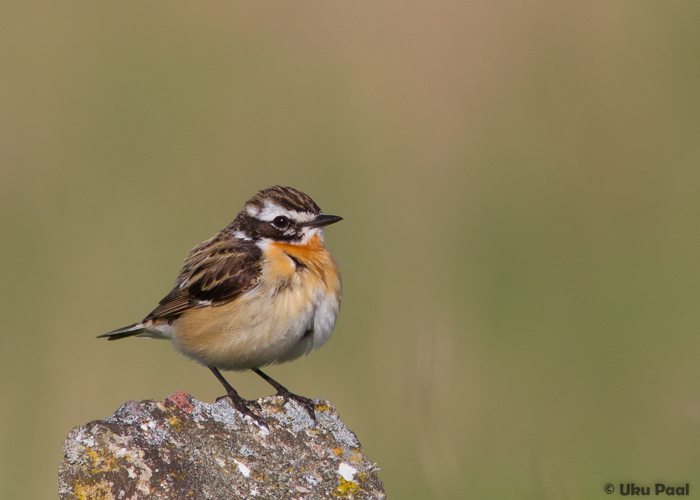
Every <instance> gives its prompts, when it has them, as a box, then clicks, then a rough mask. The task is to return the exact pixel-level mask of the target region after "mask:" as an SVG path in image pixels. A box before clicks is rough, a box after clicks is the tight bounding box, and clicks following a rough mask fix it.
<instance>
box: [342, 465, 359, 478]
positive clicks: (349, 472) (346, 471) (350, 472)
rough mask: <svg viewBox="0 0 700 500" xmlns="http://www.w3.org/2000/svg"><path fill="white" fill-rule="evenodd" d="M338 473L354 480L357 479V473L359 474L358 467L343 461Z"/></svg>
mask: <svg viewBox="0 0 700 500" xmlns="http://www.w3.org/2000/svg"><path fill="white" fill-rule="evenodd" d="M338 474H340V476H341V477H342V478H343V479H345V480H346V481H353V480H354V479H355V474H357V469H356V468H355V467H353V466H352V465H350V464H346V463H345V462H341V464H340V465H339V466H338Z"/></svg>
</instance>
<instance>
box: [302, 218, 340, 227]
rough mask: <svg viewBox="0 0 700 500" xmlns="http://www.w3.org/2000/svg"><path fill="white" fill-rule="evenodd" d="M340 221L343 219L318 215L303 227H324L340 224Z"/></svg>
mask: <svg viewBox="0 0 700 500" xmlns="http://www.w3.org/2000/svg"><path fill="white" fill-rule="evenodd" d="M341 220H343V218H342V217H338V216H337V215H319V216H318V217H316V218H315V219H314V220H312V221H311V222H307V223H306V224H304V225H305V226H306V227H325V226H328V225H330V224H335V223H336V222H340V221H341Z"/></svg>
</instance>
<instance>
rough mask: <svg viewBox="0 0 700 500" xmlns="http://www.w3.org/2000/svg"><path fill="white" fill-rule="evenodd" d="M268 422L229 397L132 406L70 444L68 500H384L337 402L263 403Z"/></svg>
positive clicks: (64, 467)
mask: <svg viewBox="0 0 700 500" xmlns="http://www.w3.org/2000/svg"><path fill="white" fill-rule="evenodd" d="M258 403H259V404H260V406H261V412H260V415H262V417H263V418H264V419H265V421H266V422H267V424H268V426H269V431H268V430H267V429H264V428H261V427H259V426H258V425H257V424H256V423H255V422H253V421H252V420H251V419H250V418H249V417H246V418H242V417H241V414H240V413H238V412H237V411H236V410H235V409H234V408H233V407H232V406H231V405H230V403H229V400H228V399H223V400H221V401H220V402H218V403H215V404H209V403H202V402H201V401H197V400H196V399H194V398H193V397H192V396H190V395H189V394H186V393H176V394H173V395H172V396H170V397H169V398H168V399H166V400H165V401H159V402H154V401H141V402H140V403H139V402H136V401H129V402H128V403H126V404H124V405H123V406H122V407H121V408H119V409H118V410H117V411H116V412H115V413H114V414H113V415H112V416H111V417H108V418H106V419H104V420H96V421H94V422H90V423H89V424H87V425H84V426H82V427H79V428H77V429H74V430H73V431H72V432H71V433H70V434H69V435H68V437H67V438H66V440H65V441H64V443H63V452H64V458H63V462H62V463H61V467H60V468H59V494H60V497H61V499H63V500H66V499H73V498H79V499H104V500H108V499H110V500H111V499H113V500H122V499H123V500H135V499H141V498H149V499H166V498H167V499H170V500H175V499H203V498H206V499H233V498H252V497H259V498H262V499H267V498H290V499H292V498H293V499H308V500H312V499H316V498H348V499H360V498H363V499H364V498H372V499H374V498H376V499H381V498H385V494H384V489H383V486H382V483H381V481H380V480H379V478H378V477H377V470H378V468H377V466H376V464H374V463H372V462H370V461H369V460H368V459H367V457H365V455H364V453H363V452H362V448H361V447H360V443H359V441H358V440H357V437H356V436H355V434H354V433H353V432H351V431H350V430H348V429H347V428H346V427H345V425H344V424H343V423H342V422H341V421H340V418H339V417H338V414H337V413H336V411H335V408H333V407H332V406H331V405H330V403H328V402H327V401H324V400H316V401H315V403H316V420H317V422H316V424H314V422H313V420H312V419H311V418H310V416H309V415H308V413H306V411H305V410H304V409H303V408H302V407H301V406H298V405H297V404H296V403H295V402H292V401H289V402H287V403H286V404H284V405H283V404H282V403H283V400H282V398H280V397H276V396H272V397H268V398H264V399H260V400H258Z"/></svg>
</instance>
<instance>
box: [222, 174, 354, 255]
mask: <svg viewBox="0 0 700 500" xmlns="http://www.w3.org/2000/svg"><path fill="white" fill-rule="evenodd" d="M341 220H343V218H342V217H338V216H337V215H324V214H323V212H321V209H320V208H319V206H318V205H316V203H314V200H312V199H311V197H310V196H308V195H307V194H304V193H302V192H301V191H298V190H296V189H294V188H291V187H282V186H274V187H271V188H267V189H263V190H262V191H259V192H258V193H257V194H256V195H255V196H253V197H252V198H251V199H250V200H248V201H247V202H246V204H245V208H244V209H243V210H242V211H241V212H240V213H239V214H238V216H237V217H236V220H235V221H234V222H233V226H234V227H233V229H234V237H236V238H238V239H241V240H245V241H250V240H254V241H279V242H285V243H291V244H296V245H305V244H306V243H307V242H308V241H309V240H310V239H311V238H313V237H314V236H319V237H320V238H321V240H322V241H323V228H324V227H325V226H328V225H329V224H334V223H336V222H338V221H341Z"/></svg>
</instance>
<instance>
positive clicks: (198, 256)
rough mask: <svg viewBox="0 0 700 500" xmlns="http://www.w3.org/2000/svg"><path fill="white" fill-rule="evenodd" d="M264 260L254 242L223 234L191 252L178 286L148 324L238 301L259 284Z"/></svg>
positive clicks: (165, 299)
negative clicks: (243, 294) (242, 295)
mask: <svg viewBox="0 0 700 500" xmlns="http://www.w3.org/2000/svg"><path fill="white" fill-rule="evenodd" d="M261 259H262V251H261V250H260V249H259V248H258V247H257V246H256V245H255V244H254V243H253V242H250V241H243V240H238V239H235V238H233V237H231V236H230V235H228V234H226V233H219V234H218V235H216V236H214V237H213V238H210V239H209V240H207V241H205V242H203V243H201V244H200V245H198V246H197V247H195V248H194V249H193V250H192V251H191V252H190V253H189V255H188V256H187V258H186V259H185V263H184V265H183V267H182V270H181V271H180V274H179V275H178V278H177V281H176V282H175V287H174V288H173V289H172V290H171V291H170V293H169V294H168V295H166V296H165V297H164V298H163V300H161V301H160V303H159V304H158V307H156V308H155V309H154V310H153V311H152V312H151V313H150V314H149V315H148V316H146V318H145V319H144V321H147V320H154V319H160V318H166V317H168V318H169V317H173V316H175V317H176V316H179V315H180V314H182V313H183V312H185V311H187V310H188V309H193V308H197V307H206V306H218V305H222V304H225V303H227V302H229V301H231V300H234V299H235V298H236V297H238V296H239V295H241V294H242V293H244V292H245V291H247V290H249V289H250V288H252V287H254V286H255V285H256V284H257V283H258V280H259V279H260V276H261V274H262V261H261Z"/></svg>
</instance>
